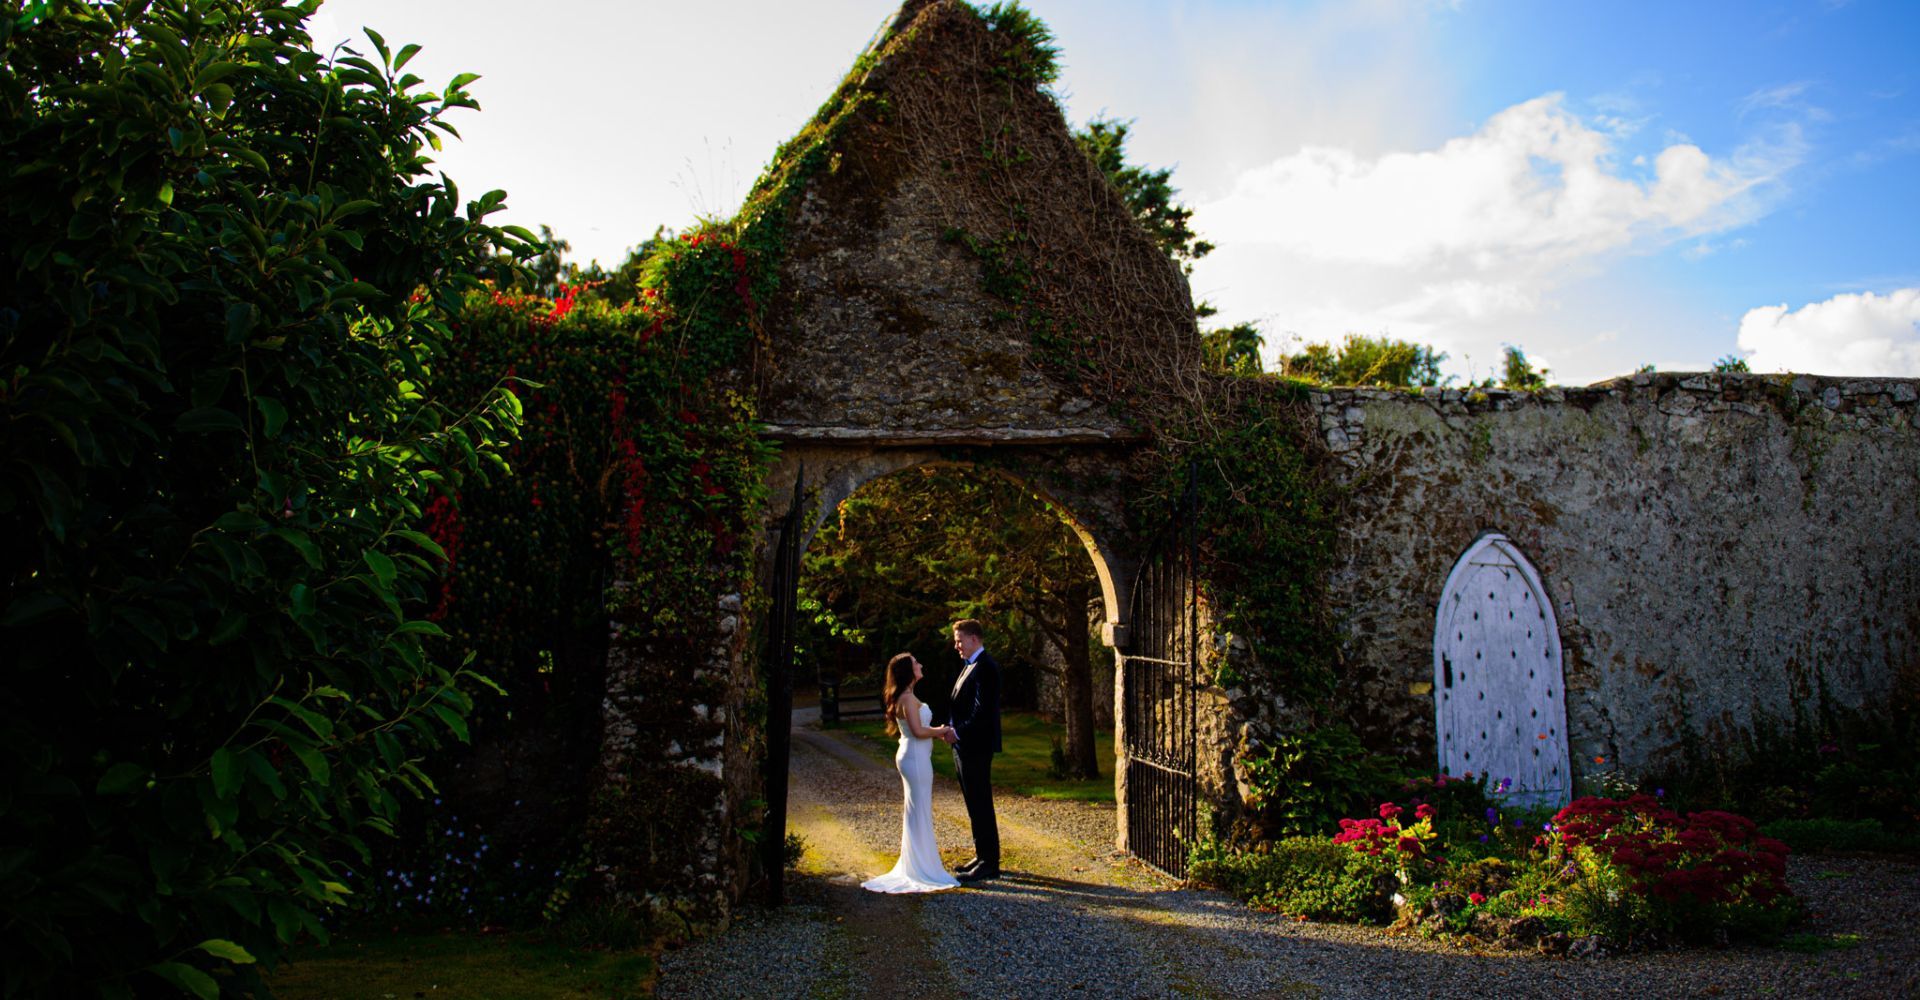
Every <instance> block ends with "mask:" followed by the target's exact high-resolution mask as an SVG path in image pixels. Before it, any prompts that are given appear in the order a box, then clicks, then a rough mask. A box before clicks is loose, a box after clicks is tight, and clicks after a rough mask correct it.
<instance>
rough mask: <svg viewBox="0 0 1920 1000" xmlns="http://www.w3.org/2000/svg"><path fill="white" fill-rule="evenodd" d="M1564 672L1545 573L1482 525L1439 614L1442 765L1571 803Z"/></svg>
mask: <svg viewBox="0 0 1920 1000" xmlns="http://www.w3.org/2000/svg"><path fill="white" fill-rule="evenodd" d="M1564 681H1565V671H1564V670H1563V669H1562V667H1561V663H1560V631H1559V628H1558V626H1557V625H1556V623H1555V622H1554V617H1553V607H1552V604H1551V602H1550V601H1548V599H1547V591H1546V588H1545V587H1544V586H1542V585H1541V583H1540V574H1538V573H1536V572H1534V569H1533V566H1532V564H1530V563H1528V562H1527V559H1526V557H1525V556H1523V555H1521V554H1520V551H1519V550H1518V549H1517V548H1515V547H1514V545H1513V542H1512V541H1510V540H1508V538H1507V536H1505V535H1501V534H1498V533H1489V534H1486V535H1482V536H1481V537H1480V538H1479V540H1477V541H1475V542H1474V543H1473V544H1472V545H1471V546H1468V548H1467V551H1466V554H1464V555H1462V556H1461V557H1460V561H1459V562H1456V563H1454V565H1453V572H1451V573H1449V574H1447V587H1446V590H1444V591H1442V592H1441V595H1440V609H1439V612H1438V613H1437V614H1436V615H1435V619H1434V630H1433V693H1434V699H1433V703H1434V713H1435V721H1436V723H1437V727H1436V730H1435V735H1436V737H1437V738H1438V740H1439V744H1440V770H1441V771H1442V772H1443V773H1446V774H1452V775H1464V774H1466V773H1468V772H1472V773H1474V774H1484V775H1487V776H1489V777H1490V778H1491V779H1492V780H1493V781H1494V782H1496V783H1498V782H1499V781H1501V780H1502V779H1512V782H1513V784H1512V788H1511V790H1510V791H1509V793H1508V795H1507V799H1508V800H1509V801H1517V802H1522V803H1526V804H1529V805H1565V804H1566V803H1567V801H1568V800H1569V795H1568V793H1569V791H1570V790H1571V788H1572V781H1571V779H1570V771H1569V768H1568V760H1567V708H1566V688H1565V684H1564Z"/></svg>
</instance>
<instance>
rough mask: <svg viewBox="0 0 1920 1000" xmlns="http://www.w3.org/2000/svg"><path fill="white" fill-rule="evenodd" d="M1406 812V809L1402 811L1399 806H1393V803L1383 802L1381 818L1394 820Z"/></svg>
mask: <svg viewBox="0 0 1920 1000" xmlns="http://www.w3.org/2000/svg"><path fill="white" fill-rule="evenodd" d="M1405 811H1406V810H1404V809H1401V808H1400V807H1399V806H1396V805H1394V804H1393V803H1391V802H1382V803H1381V804H1380V818H1381V819H1392V818H1394V817H1395V816H1398V815H1400V814H1401V813H1402V812H1405Z"/></svg>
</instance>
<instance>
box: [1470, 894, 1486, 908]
mask: <svg viewBox="0 0 1920 1000" xmlns="http://www.w3.org/2000/svg"><path fill="white" fill-rule="evenodd" d="M1486 901H1487V897H1485V896H1483V895H1481V894H1479V893H1477V892H1470V893H1467V902H1469V903H1472V904H1473V905H1475V906H1479V905H1480V904H1481V903H1484V902H1486Z"/></svg>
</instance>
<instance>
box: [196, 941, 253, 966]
mask: <svg viewBox="0 0 1920 1000" xmlns="http://www.w3.org/2000/svg"><path fill="white" fill-rule="evenodd" d="M194 947H196V948H198V949H200V950H201V951H204V952H206V953H207V954H209V955H212V956H213V957H215V958H220V959H225V960H227V961H229V962H232V963H234V964H235V965H252V964H253V962H254V958H253V954H252V953H251V952H249V951H247V949H245V948H242V947H240V946H239V945H237V944H234V943H233V942H232V941H228V940H227V939H225V938H208V939H207V940H205V941H202V942H200V943H199V944H197V945H194Z"/></svg>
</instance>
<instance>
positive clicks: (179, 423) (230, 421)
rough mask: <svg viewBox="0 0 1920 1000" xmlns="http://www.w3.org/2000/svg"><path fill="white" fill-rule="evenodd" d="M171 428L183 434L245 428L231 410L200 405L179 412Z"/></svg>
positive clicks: (241, 429) (210, 432) (211, 432)
mask: <svg viewBox="0 0 1920 1000" xmlns="http://www.w3.org/2000/svg"><path fill="white" fill-rule="evenodd" d="M173 429H174V430H177V431H180V432H181V433H184V434H214V433H218V432H220V431H243V430H245V429H246V428H245V426H243V425H242V424H241V423H240V418H239V417H236V416H234V415H233V411H232V410H223V409H221V408H219V407H217V406H202V407H200V408H198V409H193V410H188V411H187V412H185V413H182V414H180V417H179V419H177V420H175V421H174V422H173Z"/></svg>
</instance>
